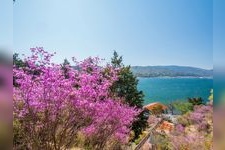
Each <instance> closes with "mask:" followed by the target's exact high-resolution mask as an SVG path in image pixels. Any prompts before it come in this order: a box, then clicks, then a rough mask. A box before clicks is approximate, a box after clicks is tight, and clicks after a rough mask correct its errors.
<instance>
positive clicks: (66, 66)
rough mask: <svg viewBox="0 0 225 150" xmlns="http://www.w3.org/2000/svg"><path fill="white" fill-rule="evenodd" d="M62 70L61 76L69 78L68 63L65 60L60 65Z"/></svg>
mask: <svg viewBox="0 0 225 150" xmlns="http://www.w3.org/2000/svg"><path fill="white" fill-rule="evenodd" d="M61 67H62V70H63V74H64V76H65V78H69V74H68V72H69V70H68V69H69V68H68V67H70V62H69V61H68V60H67V59H66V58H65V59H64V61H63V63H62V64H61Z"/></svg>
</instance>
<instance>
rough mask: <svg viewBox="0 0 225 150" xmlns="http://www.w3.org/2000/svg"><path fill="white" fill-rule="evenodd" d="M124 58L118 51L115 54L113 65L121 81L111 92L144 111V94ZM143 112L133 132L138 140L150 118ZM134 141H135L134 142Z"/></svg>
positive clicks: (134, 125)
mask: <svg viewBox="0 0 225 150" xmlns="http://www.w3.org/2000/svg"><path fill="white" fill-rule="evenodd" d="M122 61H123V58H122V56H119V55H118V53H117V52H116V51H114V53H113V57H112V59H111V64H112V66H113V67H116V68H119V70H120V71H119V73H118V75H119V79H118V80H117V81H116V82H115V83H114V84H113V86H112V87H111V91H112V92H113V93H114V94H116V95H117V96H119V97H123V98H125V102H126V103H127V104H128V105H129V106H132V107H137V108H140V109H142V107H143V102H144V99H143V98H144V94H143V92H142V91H139V90H138V89H137V85H138V80H137V78H136V77H135V76H134V75H133V73H132V71H131V67H130V66H125V65H124V64H123V63H122ZM145 113H146V112H145V111H144V110H143V111H142V112H141V113H140V114H139V116H138V119H137V120H136V121H135V122H134V123H133V125H132V130H133V131H134V133H135V136H134V139H136V138H138V136H139V135H140V134H141V132H142V131H143V129H145V128H146V126H147V119H148V117H147V116H146V115H145ZM134 139H133V140H134Z"/></svg>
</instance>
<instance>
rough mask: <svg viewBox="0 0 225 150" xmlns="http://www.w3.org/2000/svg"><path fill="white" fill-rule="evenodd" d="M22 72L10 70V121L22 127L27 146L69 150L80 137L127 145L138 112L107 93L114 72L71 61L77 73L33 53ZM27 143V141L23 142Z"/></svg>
mask: <svg viewBox="0 0 225 150" xmlns="http://www.w3.org/2000/svg"><path fill="white" fill-rule="evenodd" d="M31 51H32V56H31V57H27V58H25V59H24V61H25V62H26V64H27V65H26V67H23V68H18V67H14V68H13V76H14V77H15V78H16V82H17V84H18V86H16V87H14V88H13V102H14V105H13V106H14V119H15V120H18V122H20V127H21V128H22V129H21V131H23V134H24V140H25V141H26V142H28V143H29V145H30V147H34V146H35V147H37V146H39V145H42V146H43V147H40V148H51V147H52V146H54V147H55V148H60V147H67V146H71V144H72V143H75V141H74V139H75V138H76V135H77V133H78V132H83V133H84V134H85V135H86V136H90V137H91V136H95V137H98V138H100V140H101V138H106V137H107V139H117V140H118V141H121V142H126V139H127V136H128V135H129V132H130V126H131V124H132V122H133V121H134V120H135V117H136V116H137V115H138V113H139V110H137V109H136V108H133V107H128V106H127V105H126V104H124V103H123V100H121V99H119V98H117V97H115V96H114V95H113V94H112V93H110V90H109V89H110V87H111V85H112V84H113V83H114V82H115V81H116V80H117V72H118V70H117V69H115V68H113V67H112V66H110V65H107V66H99V63H100V60H99V58H88V59H86V60H84V61H81V62H76V61H75V60H74V65H75V66H76V69H73V68H72V67H70V66H66V69H67V73H68V77H67V78H66V77H65V75H64V74H63V71H62V67H61V65H59V64H54V63H51V58H52V56H54V54H49V53H48V52H47V51H45V50H44V49H43V48H40V47H37V48H32V49H31ZM26 138H27V139H26Z"/></svg>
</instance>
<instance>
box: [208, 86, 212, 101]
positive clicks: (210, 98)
mask: <svg viewBox="0 0 225 150" xmlns="http://www.w3.org/2000/svg"><path fill="white" fill-rule="evenodd" d="M208 99H209V101H210V102H211V103H213V89H211V91H210V96H209V98H208Z"/></svg>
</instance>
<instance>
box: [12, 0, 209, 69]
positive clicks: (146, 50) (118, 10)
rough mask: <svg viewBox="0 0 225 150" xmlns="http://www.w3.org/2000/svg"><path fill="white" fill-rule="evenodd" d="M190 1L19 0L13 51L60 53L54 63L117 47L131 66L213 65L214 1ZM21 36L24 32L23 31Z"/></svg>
mask: <svg viewBox="0 0 225 150" xmlns="http://www.w3.org/2000/svg"><path fill="white" fill-rule="evenodd" d="M212 3H213V2H212V1H211V0H199V1H196V0H188V1H182V2H181V1H177V0H172V1H167V0H164V1H163V2H162V1H160V2H158V1H152V0H151V1H143V2H137V1H128V0H124V1H76V0H68V1H66V2H65V1H52V0H49V1H45V0H39V1H29V0H23V1H16V3H14V6H13V9H14V13H13V15H14V32H13V33H14V36H13V40H14V43H13V49H14V52H18V53H20V54H29V48H30V47H36V46H40V47H44V48H45V49H46V50H48V51H50V52H56V53H57V55H56V56H55V57H54V59H53V60H54V62H57V63H61V62H62V61H63V59H64V58H67V59H69V60H70V58H71V57H72V56H74V57H76V58H77V59H78V60H82V59H84V58H87V57H89V56H93V57H94V56H99V57H100V58H104V59H105V60H106V61H107V62H108V61H110V58H111V57H112V54H113V50H116V51H117V52H118V53H119V54H120V55H122V56H123V58H124V64H127V65H131V66H149V65H151V66H156V65H163V66H165V65H178V66H192V67H197V68H204V69H211V68H213V52H212V50H213V26H212V24H213V5H212ZM21 35H22V36H21Z"/></svg>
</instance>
